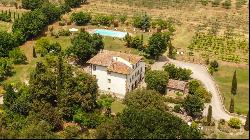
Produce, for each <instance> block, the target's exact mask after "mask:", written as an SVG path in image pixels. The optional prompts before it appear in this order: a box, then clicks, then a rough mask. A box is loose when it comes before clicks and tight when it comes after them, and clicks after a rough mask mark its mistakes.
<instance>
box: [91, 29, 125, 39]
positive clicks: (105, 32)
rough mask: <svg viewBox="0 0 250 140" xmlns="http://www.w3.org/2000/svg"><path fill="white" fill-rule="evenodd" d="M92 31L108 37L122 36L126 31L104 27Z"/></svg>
mask: <svg viewBox="0 0 250 140" xmlns="http://www.w3.org/2000/svg"><path fill="white" fill-rule="evenodd" d="M92 33H97V34H100V35H101V36H110V37H118V38H124V37H125V35H126V34H127V32H119V31H113V30H105V29H95V30H93V32H92Z"/></svg>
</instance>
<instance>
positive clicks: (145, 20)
mask: <svg viewBox="0 0 250 140" xmlns="http://www.w3.org/2000/svg"><path fill="white" fill-rule="evenodd" d="M133 26H134V27H136V28H140V29H144V30H146V31H147V30H148V28H150V26H151V18H150V17H149V16H148V15H147V14H146V13H145V14H143V15H139V14H136V15H134V17H133Z"/></svg>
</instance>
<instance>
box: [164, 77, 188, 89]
mask: <svg viewBox="0 0 250 140" xmlns="http://www.w3.org/2000/svg"><path fill="white" fill-rule="evenodd" d="M186 85H187V82H185V81H179V80H173V79H169V81H168V84H167V88H173V89H177V90H182V91H184V90H185V86H186Z"/></svg>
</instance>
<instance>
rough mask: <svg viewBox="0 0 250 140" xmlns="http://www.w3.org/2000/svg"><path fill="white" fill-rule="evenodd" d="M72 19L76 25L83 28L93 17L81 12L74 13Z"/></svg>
mask: <svg viewBox="0 0 250 140" xmlns="http://www.w3.org/2000/svg"><path fill="white" fill-rule="evenodd" d="M70 18H71V20H72V21H74V22H75V23H76V25H78V26H82V25H86V24H87V23H89V22H90V20H91V18H92V17H91V14H90V13H83V12H79V13H73V14H72V15H71V17H70Z"/></svg>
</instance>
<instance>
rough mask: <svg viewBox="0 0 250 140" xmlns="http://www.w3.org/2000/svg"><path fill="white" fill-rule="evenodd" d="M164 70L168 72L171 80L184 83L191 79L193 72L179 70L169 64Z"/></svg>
mask: <svg viewBox="0 0 250 140" xmlns="http://www.w3.org/2000/svg"><path fill="white" fill-rule="evenodd" d="M164 70H165V71H167V72H168V74H169V78H170V79H175V80H183V81H187V80H189V79H191V74H192V71H191V70H190V69H185V68H184V69H183V68H178V67H175V65H174V64H168V65H166V66H164Z"/></svg>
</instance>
